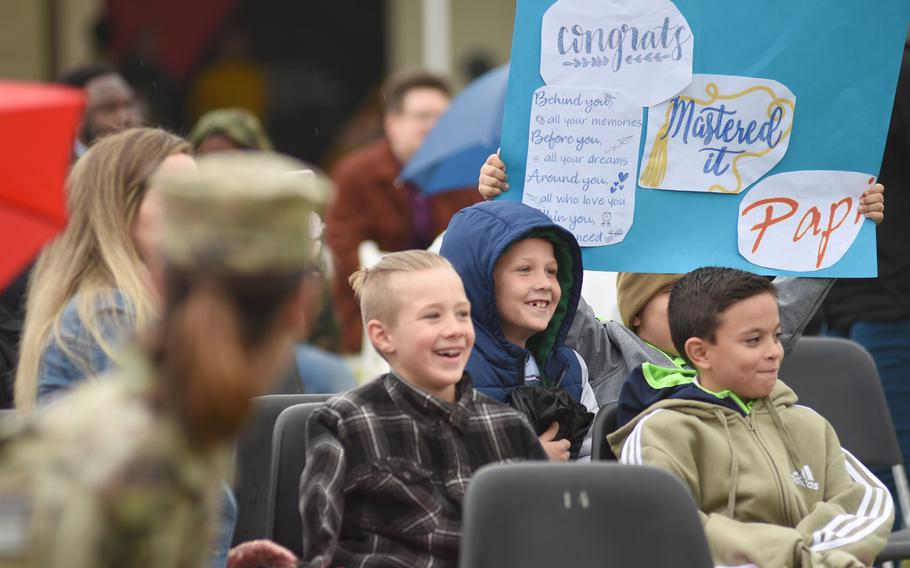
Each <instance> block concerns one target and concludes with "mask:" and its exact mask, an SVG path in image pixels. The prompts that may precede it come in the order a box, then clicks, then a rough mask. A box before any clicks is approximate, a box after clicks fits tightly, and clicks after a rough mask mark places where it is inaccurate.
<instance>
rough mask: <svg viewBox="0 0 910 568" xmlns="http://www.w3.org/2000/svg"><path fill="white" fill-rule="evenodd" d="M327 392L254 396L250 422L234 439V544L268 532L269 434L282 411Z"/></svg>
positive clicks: (316, 399)
mask: <svg viewBox="0 0 910 568" xmlns="http://www.w3.org/2000/svg"><path fill="white" fill-rule="evenodd" d="M329 397H331V395H326V394H275V395H267V396H260V397H257V398H255V399H253V412H252V416H251V417H250V420H249V423H248V424H247V426H246V428H244V430H243V432H242V433H241V435H240V439H239V440H238V441H237V458H236V459H237V483H236V484H235V487H234V495H235V496H236V498H237V508H238V511H237V524H236V527H235V529H234V540H233V542H234V545H237V544H239V543H241V542H245V541H248V540H253V539H257V538H266V536H267V535H268V532H267V530H268V521H267V519H268V502H269V483H271V467H272V433H273V430H274V426H275V420H276V419H277V418H278V415H279V414H281V412H282V411H283V410H284V409H286V408H288V407H290V406H294V405H295V404H302V403H312V402H324V401H326V400H328V398H329Z"/></svg>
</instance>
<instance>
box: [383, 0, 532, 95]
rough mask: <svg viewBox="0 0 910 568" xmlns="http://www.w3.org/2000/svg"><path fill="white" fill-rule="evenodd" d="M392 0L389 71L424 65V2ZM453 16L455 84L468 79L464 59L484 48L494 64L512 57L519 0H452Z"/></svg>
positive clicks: (389, 19)
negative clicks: (513, 32)
mask: <svg viewBox="0 0 910 568" xmlns="http://www.w3.org/2000/svg"><path fill="white" fill-rule="evenodd" d="M424 1H429V2H432V1H437V0H388V14H387V20H386V21H387V30H388V32H387V43H386V46H387V50H388V53H387V55H388V57H387V60H388V61H389V69H388V70H387V71H388V72H393V71H397V70H400V69H407V68H413V67H420V66H421V65H422V63H423V45H422V44H423V41H422V40H423V38H422V15H423V2H424ZM448 1H449V10H450V17H451V29H450V37H451V57H450V65H449V68H450V70H451V71H450V75H451V79H452V82H453V84H454V85H455V86H457V87H460V86H463V85H464V83H465V76H464V73H463V70H462V69H463V64H464V61H465V60H466V59H467V58H468V57H470V56H471V55H473V54H475V53H478V52H482V53H485V54H488V55H489V58H490V59H491V62H492V63H493V64H500V63H505V62H506V61H508V60H509V56H510V54H511V49H512V25H513V23H514V19H515V0H448Z"/></svg>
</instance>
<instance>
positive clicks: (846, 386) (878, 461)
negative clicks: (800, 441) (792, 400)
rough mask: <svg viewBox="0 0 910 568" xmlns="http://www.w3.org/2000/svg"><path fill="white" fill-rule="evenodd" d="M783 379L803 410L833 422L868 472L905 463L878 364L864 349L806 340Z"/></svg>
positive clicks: (799, 344) (832, 341)
mask: <svg viewBox="0 0 910 568" xmlns="http://www.w3.org/2000/svg"><path fill="white" fill-rule="evenodd" d="M780 378H781V379H782V380H783V381H784V382H785V383H787V385H788V386H790V388H792V389H793V390H794V391H795V392H796V394H797V396H798V397H799V402H800V404H803V405H805V406H808V407H809V408H812V409H813V410H815V411H816V412H818V413H819V414H821V415H822V416H824V417H825V418H827V419H828V422H830V423H831V425H832V426H834V430H835V431H836V432H837V435H838V437H839V438H840V441H841V445H843V447H845V448H846V449H847V450H849V451H850V453H852V454H853V455H854V456H856V458H857V459H858V460H859V461H861V462H863V463H864V464H865V465H866V466H867V467H885V466H887V467H890V466H894V465H897V464H901V463H903V460H902V458H901V452H900V447H899V446H898V443H897V436H896V434H895V431H894V426H893V424H892V422H891V412H890V411H889V410H888V404H887V402H886V399H885V393H884V390H883V389H882V385H881V382H880V380H879V377H878V370H877V369H876V367H875V361H873V359H872V356H871V355H870V354H869V352H868V351H866V350H865V349H864V348H863V347H862V346H861V345H860V344H858V343H856V342H854V341H850V340H847V339H840V338H836V337H803V338H801V339H800V340H799V341H798V342H797V344H796V347H795V348H794V349H793V351H792V352H791V353H790V354H789V355H787V357H785V358H784V361H783V364H782V365H781V370H780Z"/></svg>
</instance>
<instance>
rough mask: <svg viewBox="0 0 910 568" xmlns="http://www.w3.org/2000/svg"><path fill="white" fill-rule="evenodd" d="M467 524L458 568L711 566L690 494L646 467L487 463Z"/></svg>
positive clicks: (471, 491)
mask: <svg viewBox="0 0 910 568" xmlns="http://www.w3.org/2000/svg"><path fill="white" fill-rule="evenodd" d="M462 527H463V528H462V533H463V534H462V541H461V551H460V559H459V566H460V568H538V567H540V568H552V567H553V566H571V567H573V568H587V567H592V568H593V567H597V568H609V567H611V566H617V567H618V566H622V567H623V568H627V567H629V566H674V567H675V568H709V567H711V566H713V563H712V562H711V555H710V553H709V551H708V544H707V542H706V541H705V535H704V531H703V530H702V526H701V521H700V520H699V518H698V514H697V510H696V508H695V502H694V501H693V500H692V497H691V495H690V494H689V490H688V489H686V488H685V487H684V486H683V485H682V483H680V482H679V480H677V479H676V478H675V477H673V476H672V475H670V474H669V473H667V472H664V471H661V470H658V469H655V468H652V467H648V466H631V465H622V464H618V463H604V462H600V463H590V464H580V463H574V464H552V463H519V464H510V465H493V466H487V467H484V468H481V469H480V470H479V471H478V472H477V473H476V474H475V475H474V477H473V478H472V479H471V483H470V485H469V486H468V494H467V496H466V498H465V505H464V519H463V524H462ZM658 543H659V544H658Z"/></svg>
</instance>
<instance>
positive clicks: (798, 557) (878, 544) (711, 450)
mask: <svg viewBox="0 0 910 568" xmlns="http://www.w3.org/2000/svg"><path fill="white" fill-rule="evenodd" d="M688 381H689V382H690V383H691V386H692V387H693V388H696V389H700V387H699V386H698V385H697V382H695V381H694V380H693V379H692V378H689V379H688ZM668 382H670V381H668ZM682 382H683V378H680V381H679V383H682ZM679 383H677V384H679ZM685 390H686V389H679V390H678V392H677V394H676V395H673V396H670V397H668V398H665V399H663V400H661V401H659V402H657V403H656V404H654V405H653V406H651V407H649V408H648V409H647V410H646V411H644V412H642V413H641V414H639V415H638V416H636V417H635V418H634V419H632V420H631V421H630V422H628V423H627V424H625V425H624V426H623V427H622V428H620V429H619V430H617V431H616V432H614V433H613V434H612V435H610V437H609V442H610V445H611V446H612V448H613V451H614V452H615V454H616V455H617V456H620V461H622V462H624V463H630V464H645V465H653V466H657V467H661V468H664V469H667V470H669V471H670V472H671V473H673V474H675V475H676V476H678V477H679V478H680V479H682V480H683V482H684V483H686V484H687V485H688V487H689V488H690V490H691V491H692V495H693V497H694V499H695V502H696V503H697V504H698V507H699V509H700V511H701V512H700V516H701V519H702V522H703V525H704V528H705V533H706V535H707V538H708V543H709V545H710V547H711V555H712V556H713V558H714V562H715V563H716V564H717V565H719V566H740V565H749V564H754V565H756V566H760V567H767V568H782V567H791V566H792V567H796V566H803V567H810V566H811V567H817V566H830V567H851V568H852V567H862V566H868V565H871V564H872V561H873V560H874V559H875V556H876V555H877V554H878V553H879V552H880V551H881V550H882V549H883V548H884V547H885V544H886V542H887V540H888V536H889V535H890V534H891V525H892V522H893V520H894V505H893V503H892V501H891V497H890V494H889V493H888V490H887V489H886V488H885V486H884V485H882V483H881V482H880V481H879V480H878V479H876V478H875V476H874V475H872V474H871V473H870V472H869V471H868V470H867V469H866V468H865V467H864V466H863V465H862V464H860V463H859V462H858V461H857V460H856V459H855V458H854V457H853V456H852V455H850V453H849V452H847V451H846V450H844V449H842V448H841V446H840V442H839V441H838V438H837V434H835V432H834V429H833V428H832V427H831V425H830V424H829V423H828V421H827V420H825V419H824V418H822V417H821V416H820V415H819V414H817V413H816V412H815V411H813V410H811V409H809V408H806V407H804V406H799V405H797V404H796V400H797V399H796V394H795V393H794V392H793V391H792V390H791V389H790V388H789V387H788V386H786V385H785V384H784V383H782V382H780V381H778V383H777V384H776V385H775V388H774V390H773V392H772V393H771V395H770V396H768V397H765V398H762V399H758V400H755V401H750V402H745V401H742V400H740V399H738V397H736V396H735V395H734V394H733V393H730V392H728V391H727V392H722V393H708V394H710V395H713V396H707V397H705V396H694V397H687V396H686V395H685V394H683V391H685ZM702 391H703V392H705V393H707V391H704V390H703V389H702ZM690 392H691V391H690Z"/></svg>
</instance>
